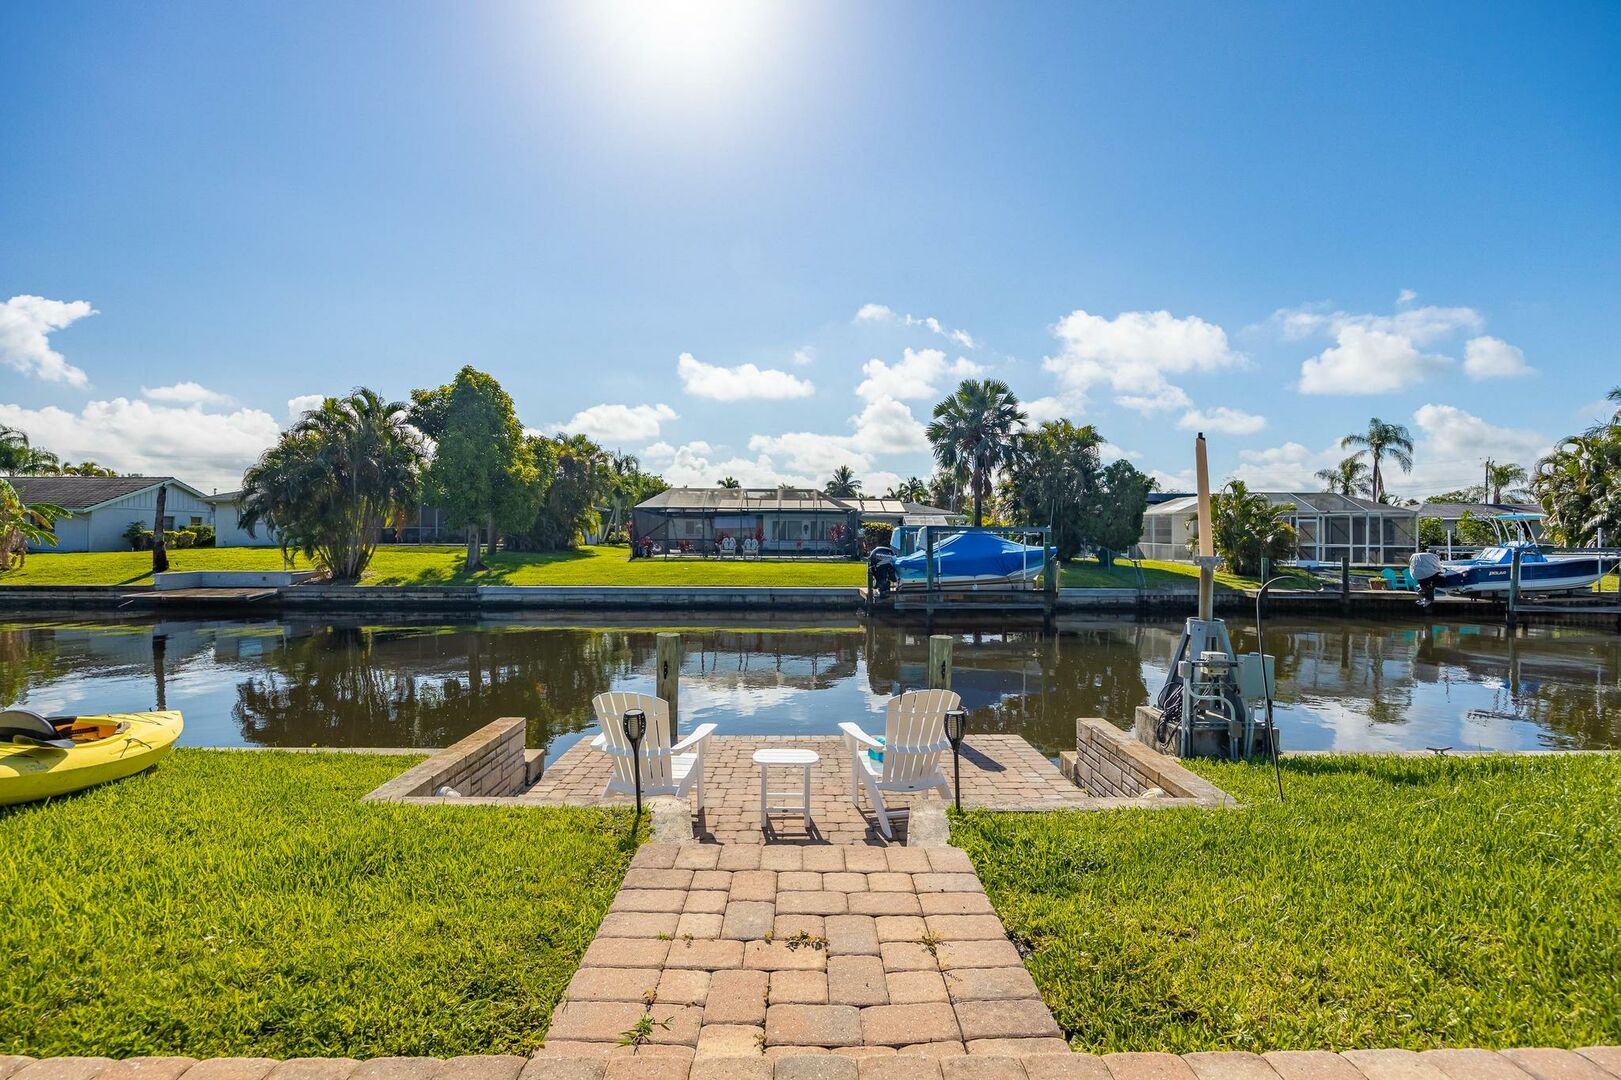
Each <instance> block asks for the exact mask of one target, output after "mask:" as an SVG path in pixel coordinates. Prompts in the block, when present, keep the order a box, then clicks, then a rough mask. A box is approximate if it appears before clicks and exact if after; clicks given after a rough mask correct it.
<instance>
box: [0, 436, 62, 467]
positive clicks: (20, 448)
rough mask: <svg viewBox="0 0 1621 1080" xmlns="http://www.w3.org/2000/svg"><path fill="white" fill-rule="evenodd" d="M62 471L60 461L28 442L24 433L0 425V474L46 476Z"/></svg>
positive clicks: (48, 452) (53, 455)
mask: <svg viewBox="0 0 1621 1080" xmlns="http://www.w3.org/2000/svg"><path fill="white" fill-rule="evenodd" d="M61 471H62V462H61V460H60V459H59V458H58V457H57V456H56V455H55V454H53V453H51V452H50V451H49V450H41V449H40V448H39V447H37V446H33V445H31V444H30V443H29V441H28V436H27V434H26V433H24V432H22V431H19V430H18V429H17V428H14V427H7V426H6V425H5V424H0V472H4V473H6V474H7V475H8V476H46V475H55V474H57V473H60V472H61Z"/></svg>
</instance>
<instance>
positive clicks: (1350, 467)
mask: <svg viewBox="0 0 1621 1080" xmlns="http://www.w3.org/2000/svg"><path fill="white" fill-rule="evenodd" d="M1368 475H1369V474H1368V467H1367V466H1366V465H1364V464H1363V463H1362V459H1361V458H1360V457H1359V456H1357V455H1356V454H1352V455H1351V456H1350V457H1348V458H1346V459H1345V460H1344V461H1342V462H1340V463H1339V464H1338V465H1336V466H1334V467H1333V468H1332V469H1318V470H1317V479H1319V480H1321V481H1322V482H1323V490H1324V491H1332V492H1334V493H1335V494H1336V495H1344V496H1346V497H1347V498H1349V497H1351V496H1355V495H1362V494H1365V493H1366V492H1367V490H1368Z"/></svg>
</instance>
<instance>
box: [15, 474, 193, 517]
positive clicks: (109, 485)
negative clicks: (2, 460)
mask: <svg viewBox="0 0 1621 1080" xmlns="http://www.w3.org/2000/svg"><path fill="white" fill-rule="evenodd" d="M7 479H8V480H9V481H10V482H11V486H12V487H14V488H16V489H17V494H18V495H20V496H21V497H22V500H23V502H26V503H51V504H52V505H54V506H60V507H61V508H62V509H64V510H70V511H72V512H73V513H75V514H82V513H85V512H87V511H90V510H94V509H96V507H98V506H102V505H103V504H105V503H110V502H112V501H114V500H115V499H122V498H124V497H125V496H127V495H134V494H135V493H137V492H140V491H146V490H147V489H148V488H155V487H157V486H158V485H159V484H168V485H169V486H171V487H177V488H180V489H182V490H183V491H186V492H189V493H190V494H192V495H194V496H196V497H197V498H199V499H202V498H206V497H207V496H205V495H204V494H203V493H202V492H200V491H198V490H197V489H196V488H194V487H192V486H191V485H190V484H187V483H184V482H182V481H180V480H176V479H175V478H174V477H172V476H11V477H7Z"/></svg>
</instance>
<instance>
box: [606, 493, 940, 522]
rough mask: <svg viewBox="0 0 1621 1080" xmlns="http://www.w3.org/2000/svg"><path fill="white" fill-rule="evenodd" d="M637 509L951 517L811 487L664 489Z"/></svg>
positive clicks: (898, 502)
mask: <svg viewBox="0 0 1621 1080" xmlns="http://www.w3.org/2000/svg"><path fill="white" fill-rule="evenodd" d="M636 509H638V510H664V511H680V512H688V513H691V512H712V513H749V514H758V513H783V512H795V511H798V512H804V513H827V514H839V513H844V514H848V513H855V514H862V515H869V516H875V517H877V516H881V517H893V518H910V517H941V518H946V517H950V516H951V512H950V511H949V510H942V509H940V508H938V507H934V506H925V505H924V504H922V503H914V502H907V501H905V500H902V499H866V498H840V497H837V496H833V495H829V494H827V493H826V492H822V491H817V490H815V489H814V488H791V487H779V488H723V487H713V488H668V489H666V490H664V491H661V492H659V493H658V494H657V495H654V496H653V497H652V498H649V499H646V500H644V501H642V502H640V503H638V504H637V506H636Z"/></svg>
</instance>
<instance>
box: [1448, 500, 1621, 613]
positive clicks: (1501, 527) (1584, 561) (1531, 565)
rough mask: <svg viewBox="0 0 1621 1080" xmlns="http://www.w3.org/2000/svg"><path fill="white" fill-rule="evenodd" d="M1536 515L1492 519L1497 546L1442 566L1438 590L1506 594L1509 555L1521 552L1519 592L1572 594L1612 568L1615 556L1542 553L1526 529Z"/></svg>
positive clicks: (1510, 566)
mask: <svg viewBox="0 0 1621 1080" xmlns="http://www.w3.org/2000/svg"><path fill="white" fill-rule="evenodd" d="M1541 520H1542V515H1541V514H1501V515H1499V516H1497V517H1495V518H1493V519H1492V525H1493V527H1494V528H1496V529H1497V534H1498V537H1499V542H1498V543H1496V544H1493V545H1491V546H1489V547H1483V548H1481V549H1480V550H1479V551H1478V552H1476V553H1475V555H1474V557H1473V558H1470V559H1456V560H1451V561H1443V562H1442V563H1441V567H1442V574H1441V580H1440V581H1438V582H1436V590H1437V591H1438V592H1446V593H1456V594H1459V595H1462V596H1482V595H1492V594H1498V593H1501V594H1505V595H1506V594H1507V593H1508V591H1509V579H1510V576H1511V575H1512V573H1513V567H1514V553H1515V552H1516V551H1518V552H1519V554H1520V591H1521V592H1575V591H1579V590H1582V589H1586V588H1589V587H1591V586H1592V585H1593V584H1594V583H1595V582H1596V581H1598V580H1599V579H1600V578H1602V577H1603V576H1604V575H1605V574H1607V573H1609V572H1610V571H1611V570H1613V569H1615V566H1616V563H1617V561H1618V558H1621V557H1618V556H1614V555H1605V554H1600V553H1587V552H1544V551H1543V550H1542V549H1541V548H1540V547H1538V546H1537V544H1536V543H1535V542H1534V541H1533V540H1532V539H1531V532H1530V525H1531V523H1532V522H1534V521H1541Z"/></svg>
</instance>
